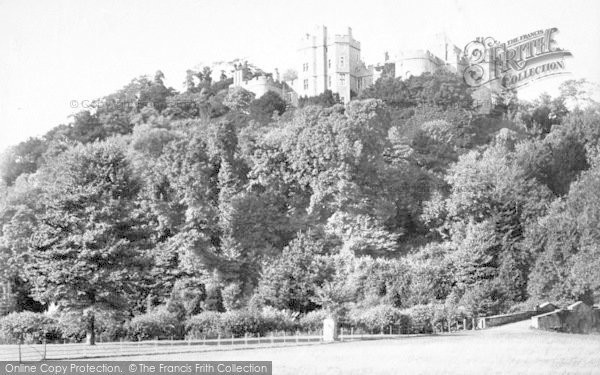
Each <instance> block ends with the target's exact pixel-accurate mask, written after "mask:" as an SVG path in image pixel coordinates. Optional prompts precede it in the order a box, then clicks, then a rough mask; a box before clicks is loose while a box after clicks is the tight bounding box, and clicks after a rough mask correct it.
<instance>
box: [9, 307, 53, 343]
mask: <svg viewBox="0 0 600 375" xmlns="http://www.w3.org/2000/svg"><path fill="white" fill-rule="evenodd" d="M0 332H1V334H2V336H3V337H4V338H5V339H6V340H9V341H10V342H12V343H18V342H19V340H20V339H21V338H22V339H23V342H25V343H32V344H41V343H42V342H43V341H44V338H45V339H46V340H47V341H50V342H52V341H57V340H58V339H59V338H60V336H61V332H60V328H59V326H58V322H57V320H56V319H54V318H51V317H49V316H46V315H44V314H42V313H34V312H30V311H23V312H19V313H16V312H13V313H11V314H8V315H7V316H5V317H3V318H2V319H0Z"/></svg>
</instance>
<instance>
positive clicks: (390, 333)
mask: <svg viewBox="0 0 600 375" xmlns="http://www.w3.org/2000/svg"><path fill="white" fill-rule="evenodd" d="M391 334H392V325H391V324H390V335H391Z"/></svg>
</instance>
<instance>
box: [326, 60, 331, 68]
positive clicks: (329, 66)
mask: <svg viewBox="0 0 600 375" xmlns="http://www.w3.org/2000/svg"><path fill="white" fill-rule="evenodd" d="M327 67H328V68H331V59H329V60H328V61H327Z"/></svg>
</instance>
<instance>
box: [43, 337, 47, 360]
mask: <svg viewBox="0 0 600 375" xmlns="http://www.w3.org/2000/svg"><path fill="white" fill-rule="evenodd" d="M42 360H44V361H45V360H46V338H45V337H44V356H43V357H42Z"/></svg>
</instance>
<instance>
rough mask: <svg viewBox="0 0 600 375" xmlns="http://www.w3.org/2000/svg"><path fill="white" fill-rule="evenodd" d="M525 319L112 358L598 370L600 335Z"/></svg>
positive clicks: (280, 366)
mask: <svg viewBox="0 0 600 375" xmlns="http://www.w3.org/2000/svg"><path fill="white" fill-rule="evenodd" d="M528 326H529V321H524V322H520V323H515V324H510V325H506V326H502V327H496V328H491V329H488V330H483V331H467V332H457V333H452V334H444V335H439V336H421V337H401V338H396V339H389V340H377V341H361V342H343V343H334V344H322V345H310V346H297V347H286V348H260V349H253V350H236V351H214V352H199V353H184V354H164V355H148V356H137V357H114V358H110V359H112V360H119V359H121V360H123V359H126V360H140V361H142V360H154V361H161V360H164V361H169V360H188V361H194V360H235V361H242V360H264V361H273V370H274V371H273V373H274V374H276V375H292V374H293V375H296V374H305V375H312V374H315V375H316V374H319V375H321V374H356V375H358V374H369V375H371V374H382V375H383V374H390V375H391V374H394V375H396V374H600V335H575V334H561V333H553V332H543V331H536V330H532V329H529V328H528Z"/></svg>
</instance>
